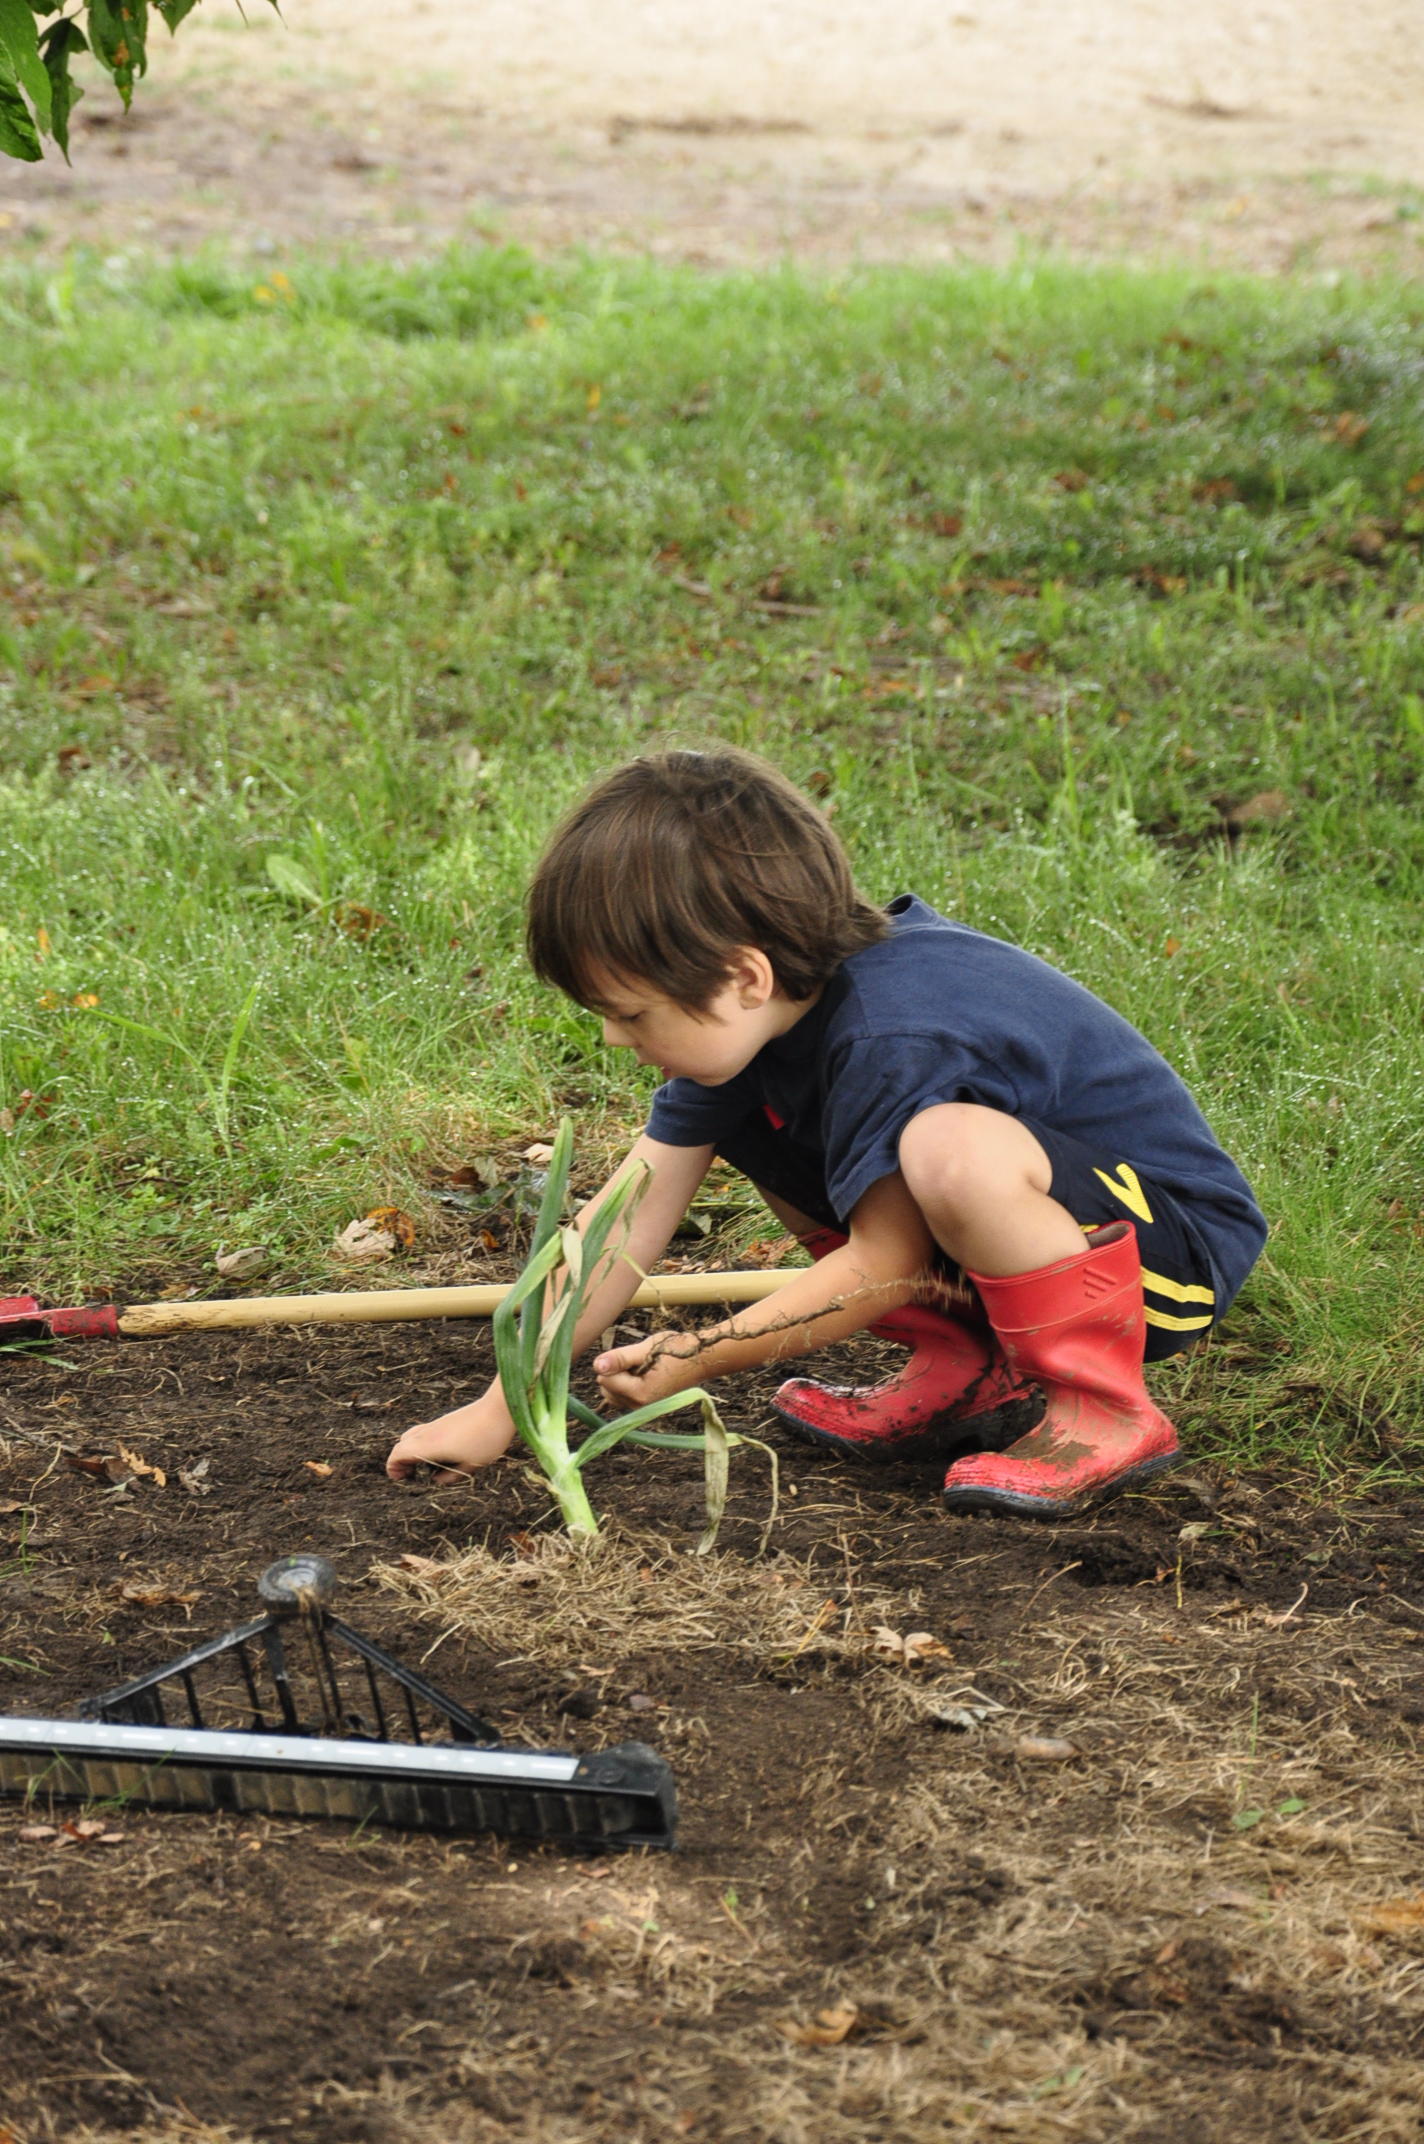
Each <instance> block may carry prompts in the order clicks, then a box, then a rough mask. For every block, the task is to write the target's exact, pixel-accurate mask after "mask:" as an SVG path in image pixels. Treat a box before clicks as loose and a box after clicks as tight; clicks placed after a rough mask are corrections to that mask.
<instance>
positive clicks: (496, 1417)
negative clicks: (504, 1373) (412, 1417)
mask: <svg viewBox="0 0 1424 2144" xmlns="http://www.w3.org/2000/svg"><path fill="white" fill-rule="evenodd" d="M513 1441H514V1423H513V1421H512V1419H511V1418H510V1413H509V1409H508V1408H507V1407H506V1406H505V1404H504V1399H503V1395H502V1394H501V1393H500V1391H499V1388H498V1386H494V1387H492V1388H491V1389H490V1391H488V1392H486V1393H485V1394H484V1396H483V1397H482V1398H480V1399H477V1400H472V1401H471V1402H470V1404H469V1406H468V1407H456V1408H454V1409H453V1410H452V1412H451V1413H449V1414H442V1415H440V1416H438V1417H437V1419H436V1420H435V1421H433V1422H417V1423H416V1424H415V1426H414V1428H413V1429H408V1430H407V1431H406V1433H405V1435H404V1436H403V1437H402V1438H401V1440H400V1442H399V1443H398V1444H397V1445H396V1447H395V1449H394V1450H393V1451H392V1453H391V1455H390V1457H389V1459H387V1461H386V1472H387V1474H389V1476H390V1478H391V1480H392V1481H407V1480H409V1479H410V1477H411V1476H412V1475H413V1474H415V1473H416V1472H417V1471H418V1470H419V1469H420V1468H421V1467H422V1466H427V1467H433V1468H435V1469H437V1472H436V1475H435V1479H436V1481H437V1482H438V1483H441V1484H443V1483H445V1482H451V1481H457V1480H458V1479H459V1478H460V1476H461V1475H462V1474H468V1473H469V1472H470V1471H471V1470H472V1468H474V1467H487V1466H489V1465H490V1464H491V1463H492V1462H493V1461H494V1460H496V1459H498V1458H499V1457H500V1456H501V1455H502V1454H503V1453H504V1452H506V1451H508V1449H509V1447H510V1445H511V1443H512V1442H513Z"/></svg>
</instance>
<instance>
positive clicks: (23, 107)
mask: <svg viewBox="0 0 1424 2144" xmlns="http://www.w3.org/2000/svg"><path fill="white" fill-rule="evenodd" d="M0 152H3V154H4V155H6V156H15V157H19V158H21V159H22V160H23V161H24V162H25V163H27V164H36V163H38V162H39V160H40V158H41V157H42V156H43V155H44V151H43V149H42V148H41V147H40V137H39V133H38V131H37V129H36V127H35V122H34V120H33V119H32V118H31V117H30V108H29V106H28V104H26V102H25V100H24V98H23V97H22V96H21V95H20V90H19V85H18V83H17V82H16V79H15V73H14V69H13V68H12V67H11V65H10V59H9V54H8V53H6V52H4V51H0Z"/></svg>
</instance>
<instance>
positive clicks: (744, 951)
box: [727, 945, 776, 1012]
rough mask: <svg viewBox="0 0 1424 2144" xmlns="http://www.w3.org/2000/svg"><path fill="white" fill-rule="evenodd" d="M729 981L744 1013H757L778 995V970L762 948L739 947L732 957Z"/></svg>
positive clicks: (754, 946)
mask: <svg viewBox="0 0 1424 2144" xmlns="http://www.w3.org/2000/svg"><path fill="white" fill-rule="evenodd" d="M727 979H728V981H729V982H730V983H731V986H732V988H733V989H734V990H735V991H736V993H737V998H738V1001H739V1003H740V1004H741V1007H742V1010H743V1012H757V1011H759V1010H760V1008H761V1007H762V1006H763V1005H766V1004H768V1003H769V1002H770V1000H771V999H772V998H774V997H775V995H776V970H775V969H774V968H773V967H772V965H771V962H770V961H769V960H768V959H767V957H766V955H765V953H763V951H762V950H761V947H760V946H756V945H739V946H738V947H737V950H736V951H735V953H734V954H733V955H732V962H731V968H730V971H729V974H728V978H727Z"/></svg>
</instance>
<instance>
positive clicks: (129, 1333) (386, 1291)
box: [118, 1266, 800, 1340]
mask: <svg viewBox="0 0 1424 2144" xmlns="http://www.w3.org/2000/svg"><path fill="white" fill-rule="evenodd" d="M799 1270H800V1268H799V1267H796V1266H792V1267H790V1268H789V1269H788V1270H787V1271H786V1272H774V1273H669V1274H667V1275H666V1276H665V1277H664V1278H662V1279H660V1280H648V1281H644V1282H643V1284H642V1286H641V1287H640V1288H639V1289H638V1292H637V1294H636V1295H635V1296H634V1297H633V1300H632V1302H631V1304H630V1305H629V1308H630V1309H632V1310H662V1309H668V1310H672V1309H677V1308H687V1307H688V1306H689V1305H692V1304H697V1303H755V1302H759V1301H760V1300H761V1298H762V1297H763V1296H765V1295H774V1294H775V1293H776V1291H777V1289H778V1288H784V1287H785V1286H786V1283H787V1282H788V1281H789V1280H794V1279H795V1278H796V1275H797V1273H798V1271H799ZM508 1293H509V1290H508V1288H505V1287H499V1286H494V1287H480V1288H373V1289H367V1290H362V1291H354V1292H352V1293H350V1294H345V1295H250V1296H237V1297H234V1298H233V1299H232V1300H231V1301H228V1302H216V1303H135V1304H134V1305H133V1306H132V1308H131V1309H128V1310H121V1311H120V1312H119V1316H118V1327H119V1331H120V1332H121V1333H123V1334H124V1335H125V1336H126V1337H127V1338H129V1339H133V1340H139V1339H143V1340H146V1339H152V1338H155V1337H157V1335H159V1334H161V1333H179V1332H231V1331H233V1330H235V1329H237V1328H240V1327H243V1326H253V1325H372V1324H393V1323H403V1322H407V1321H409V1320H412V1319H417V1318H492V1317H493V1316H494V1314H495V1311H496V1310H497V1309H498V1307H499V1305H500V1303H501V1302H502V1301H503V1300H504V1298H505V1296H506V1295H507V1294H508Z"/></svg>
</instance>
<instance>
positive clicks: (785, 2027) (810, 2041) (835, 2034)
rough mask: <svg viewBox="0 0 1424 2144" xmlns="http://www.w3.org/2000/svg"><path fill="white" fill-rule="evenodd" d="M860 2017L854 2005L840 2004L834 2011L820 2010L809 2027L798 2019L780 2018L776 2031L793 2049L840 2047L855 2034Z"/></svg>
mask: <svg viewBox="0 0 1424 2144" xmlns="http://www.w3.org/2000/svg"><path fill="white" fill-rule="evenodd" d="M859 2016H860V2011H859V2009H858V2008H857V2006H856V2005H855V2004H854V2003H840V2004H838V2005H837V2006H836V2008H835V2009H833V2010H818V2011H817V2012H816V2017H815V2022H814V2023H813V2024H809V2025H805V2024H802V2023H801V2022H800V2020H799V2019H797V2018H792V2017H779V2018H778V2019H777V2021H776V2029H777V2031H778V2032H779V2033H780V2034H781V2036H782V2038H783V2039H785V2040H789V2041H790V2042H791V2044H792V2046H793V2047H839V2046H840V2045H841V2043H842V2041H844V2040H847V2039H849V2037H850V2035H851V2034H852V2033H853V2032H854V2030H855V2025H856V2020H857V2018H858V2017H859Z"/></svg>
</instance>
